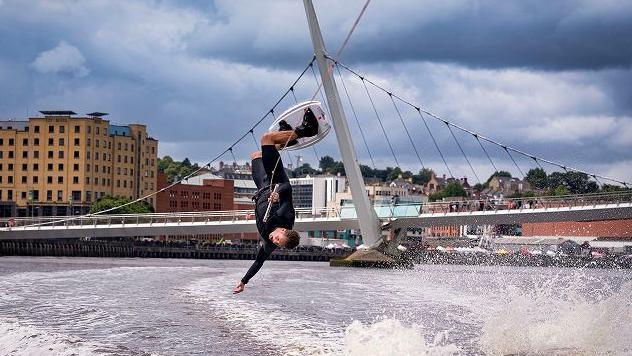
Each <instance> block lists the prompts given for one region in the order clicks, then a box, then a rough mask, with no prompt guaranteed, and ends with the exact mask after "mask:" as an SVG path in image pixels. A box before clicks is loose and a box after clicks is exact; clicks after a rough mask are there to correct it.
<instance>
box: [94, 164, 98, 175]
mask: <svg viewBox="0 0 632 356" xmlns="http://www.w3.org/2000/svg"><path fill="white" fill-rule="evenodd" d="M94 172H95V173H99V165H98V164H95V165H94Z"/></svg>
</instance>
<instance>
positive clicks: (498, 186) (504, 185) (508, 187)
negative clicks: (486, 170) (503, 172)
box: [489, 177, 531, 195]
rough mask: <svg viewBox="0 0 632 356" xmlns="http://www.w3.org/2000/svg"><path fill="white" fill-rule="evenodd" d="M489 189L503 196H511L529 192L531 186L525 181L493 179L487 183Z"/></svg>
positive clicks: (502, 178) (506, 178)
mask: <svg viewBox="0 0 632 356" xmlns="http://www.w3.org/2000/svg"><path fill="white" fill-rule="evenodd" d="M489 189H490V191H494V192H497V193H500V194H503V195H511V194H515V193H524V192H526V191H530V190H531V185H530V184H529V183H528V182H527V181H523V180H520V179H518V178H513V177H512V178H509V177H493V178H492V179H491V180H490V181H489Z"/></svg>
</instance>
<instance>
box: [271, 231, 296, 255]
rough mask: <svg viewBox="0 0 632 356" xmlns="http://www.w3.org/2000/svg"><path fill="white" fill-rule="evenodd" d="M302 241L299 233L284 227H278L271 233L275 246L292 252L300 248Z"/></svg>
mask: <svg viewBox="0 0 632 356" xmlns="http://www.w3.org/2000/svg"><path fill="white" fill-rule="evenodd" d="M300 239H301V237H300V235H299V234H298V232H296V231H294V230H290V229H286V228H283V227H277V228H276V229H274V230H273V231H272V232H271V233H270V240H272V243H273V244H275V245H277V246H279V247H285V248H287V249H290V250H291V249H293V248H295V247H296V246H298V243H299V240H300Z"/></svg>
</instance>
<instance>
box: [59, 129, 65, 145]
mask: <svg viewBox="0 0 632 356" xmlns="http://www.w3.org/2000/svg"><path fill="white" fill-rule="evenodd" d="M62 127H63V126H62ZM58 143H59V146H63V145H64V139H63V138H60V139H59V142H58Z"/></svg>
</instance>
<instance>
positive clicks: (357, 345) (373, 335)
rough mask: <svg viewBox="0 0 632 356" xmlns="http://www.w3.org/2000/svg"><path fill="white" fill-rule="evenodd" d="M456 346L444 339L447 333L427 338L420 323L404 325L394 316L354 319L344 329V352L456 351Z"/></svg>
mask: <svg viewBox="0 0 632 356" xmlns="http://www.w3.org/2000/svg"><path fill="white" fill-rule="evenodd" d="M460 351H461V350H460V349H459V347H457V346H455V345H452V344H448V343H447V334H446V333H439V334H438V335H437V336H436V337H435V338H434V340H433V341H432V342H427V341H426V339H425V338H424V336H423V331H422V328H421V327H420V326H419V325H411V326H408V327H407V326H405V325H403V324H402V323H401V322H400V321H399V320H396V319H384V320H382V321H379V322H376V323H374V324H368V325H364V324H362V323H361V322H359V321H354V322H352V323H351V325H349V326H348V327H347V329H346V331H345V351H344V352H345V355H348V356H364V355H373V356H382V355H383V356H398V355H408V356H414V355H458V354H459V353H460Z"/></svg>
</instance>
